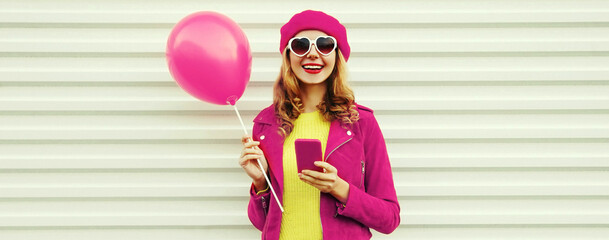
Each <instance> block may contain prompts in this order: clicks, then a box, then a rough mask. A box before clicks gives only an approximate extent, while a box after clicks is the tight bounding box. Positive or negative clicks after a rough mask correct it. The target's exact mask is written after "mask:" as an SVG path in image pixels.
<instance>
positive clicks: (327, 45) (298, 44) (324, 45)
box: [288, 36, 336, 57]
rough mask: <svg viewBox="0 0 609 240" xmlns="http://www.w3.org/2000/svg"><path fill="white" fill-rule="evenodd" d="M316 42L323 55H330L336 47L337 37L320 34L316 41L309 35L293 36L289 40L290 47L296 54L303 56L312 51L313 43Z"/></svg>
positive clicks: (316, 46) (318, 50)
mask: <svg viewBox="0 0 609 240" xmlns="http://www.w3.org/2000/svg"><path fill="white" fill-rule="evenodd" d="M313 42H315V48H316V49H317V52H319V53H321V55H324V56H328V55H330V54H331V53H332V52H333V51H334V49H336V39H335V38H334V37H332V36H319V37H317V38H315V41H311V39H309V38H308V37H293V38H292V39H290V41H289V42H288V47H289V48H290V51H292V53H294V55H296V56H298V57H302V56H304V55H307V53H309V52H310V51H311V48H312V47H311V45H313Z"/></svg>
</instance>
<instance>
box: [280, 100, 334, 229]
mask: <svg viewBox="0 0 609 240" xmlns="http://www.w3.org/2000/svg"><path fill="white" fill-rule="evenodd" d="M329 133H330V122H328V121H326V120H325V119H324V118H323V116H322V115H321V113H320V112H319V111H315V112H310V113H302V114H300V116H298V118H297V119H296V120H295V121H294V129H293V130H292V132H291V133H290V135H289V136H288V137H287V138H286V139H285V141H284V143H283V207H284V208H285V212H284V213H283V215H282V218H281V232H280V235H279V239H282V240H283V239H315V240H319V239H322V233H321V231H322V229H321V217H320V215H319V201H320V191H319V190H318V189H317V188H315V187H313V186H311V185H309V184H307V183H305V182H303V181H301V180H300V178H298V167H297V165H296V153H295V150H294V140H296V139H298V138H308V139H319V140H320V141H321V150H322V153H325V151H326V143H327V142H328V135H329Z"/></svg>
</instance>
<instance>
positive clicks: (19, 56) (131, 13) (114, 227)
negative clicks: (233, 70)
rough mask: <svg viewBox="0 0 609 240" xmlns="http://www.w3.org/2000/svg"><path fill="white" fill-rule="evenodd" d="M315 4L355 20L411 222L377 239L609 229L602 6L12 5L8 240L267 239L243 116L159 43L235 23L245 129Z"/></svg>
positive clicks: (3, 212)
mask: <svg viewBox="0 0 609 240" xmlns="http://www.w3.org/2000/svg"><path fill="white" fill-rule="evenodd" d="M309 8H311V9H317V10H323V11H326V12H327V13H329V14H331V15H334V16H336V17H337V18H338V19H339V20H341V21H342V22H343V23H344V24H345V26H346V27H347V29H348V34H349V42H350V44H351V47H352V55H351V58H350V60H349V69H350V73H351V84H352V87H353V89H354V90H355V93H356V100H357V101H358V102H359V103H360V104H363V105H366V106H369V107H371V108H373V109H375V110H376V112H375V114H376V116H377V119H378V120H379V122H380V125H381V128H382V130H383V132H384V134H385V138H386V141H387V143H388V148H389V154H390V158H391V163H392V166H393V172H394V178H395V182H396V188H397V191H398V197H399V200H400V204H401V207H402V212H401V216H402V224H401V225H400V227H399V228H398V229H397V230H396V231H395V232H394V233H393V234H391V235H388V236H385V235H382V234H378V233H376V232H375V233H374V234H375V236H376V237H378V238H379V239H426V240H429V239H607V236H609V201H608V200H609V172H608V169H609V1H582V0H570V1H566V0H552V1H544V0H540V1H528V0H527V1H524V0H495V1H482V0H459V1H453V0H444V1H439V0H419V1H388V0H385V1H380V0H377V1H294V2H289V1H246V0H243V1H202V0H196V1H195V0H173V1H160V0H154V1H143V0H137V1H136V0H108V1H93V0H88V1H67V0H63V1H59V0H55V1H34V0H20V1H8V0H4V1H0V239H3V240H4V239H57V240H59V239H61V240H66V239H88V240H91V239H151V240H154V239H259V238H260V233H259V231H258V230H256V229H254V227H253V226H251V224H250V223H249V220H248V219H247V210H246V208H247V201H248V188H249V185H250V182H249V179H248V177H247V176H246V175H245V174H244V173H243V172H242V170H241V168H240V167H239V165H238V164H237V158H238V156H239V153H240V142H239V138H240V136H241V134H242V131H241V130H240V125H239V122H238V120H237V118H236V116H235V114H234V112H233V111H232V109H231V108H230V107H228V106H214V105H210V104H207V103H203V102H200V101H197V100H195V99H194V98H192V97H191V96H189V95H188V94H186V93H185V92H184V91H183V90H181V89H180V88H179V87H178V86H177V85H176V84H175V83H174V81H173V80H172V78H171V77H170V75H169V73H168V69H167V66H166V62H165V55H164V51H165V44H166V40H167V37H168V35H169V31H170V30H171V28H172V27H173V25H174V24H175V23H176V22H178V21H179V20H180V19H181V18H182V17H184V16H186V15H187V14H189V13H192V12H196V11H202V10H213V11H218V12H221V13H223V14H225V15H227V16H229V17H231V18H232V19H234V20H235V21H237V22H238V23H239V24H240V25H241V27H242V28H243V29H244V31H245V32H246V34H247V36H248V38H249V40H250V43H251V46H252V51H253V55H254V58H253V72H252V78H251V81H250V84H249V85H248V88H247V90H246V92H245V95H244V96H243V98H242V99H241V100H240V101H239V103H238V106H239V108H240V109H241V112H242V114H243V115H244V118H245V120H246V124H247V126H248V127H249V128H250V129H251V126H252V122H251V119H253V117H254V116H255V114H256V113H257V112H258V111H259V110H260V109H262V108H264V107H266V106H268V105H269V104H270V103H271V97H272V84H273V82H274V81H275V78H276V77H277V74H278V71H279V66H280V63H281V61H280V56H279V53H278V44H279V28H280V27H281V25H283V24H284V23H285V22H287V21H288V20H289V18H290V17H291V16H292V15H293V14H295V13H297V12H300V11H302V10H305V9H309ZM376 237H375V238H376Z"/></svg>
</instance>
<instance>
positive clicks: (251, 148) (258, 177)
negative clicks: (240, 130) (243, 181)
mask: <svg viewBox="0 0 609 240" xmlns="http://www.w3.org/2000/svg"><path fill="white" fill-rule="evenodd" d="M241 143H242V144H243V150H242V151H241V157H240V158H239V164H240V165H241V167H242V168H243V170H245V172H246V173H247V175H248V176H250V178H252V181H253V183H254V187H255V188H256V189H255V190H256V191H260V190H264V189H266V187H267V184H266V181H265V179H264V173H263V172H262V171H261V170H260V167H259V166H258V160H257V159H260V163H262V167H263V168H264V171H265V172H266V171H268V164H267V162H266V158H264V153H263V152H262V149H260V148H259V147H258V145H260V142H258V141H252V139H251V137H250V136H249V135H243V136H242V137H241Z"/></svg>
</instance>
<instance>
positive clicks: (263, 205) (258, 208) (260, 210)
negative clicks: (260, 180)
mask: <svg viewBox="0 0 609 240" xmlns="http://www.w3.org/2000/svg"><path fill="white" fill-rule="evenodd" d="M270 197H271V194H270V191H266V192H264V193H261V194H260V195H257V194H256V190H254V184H252V186H251V187H250V202H249V204H248V206H247V216H248V217H249V219H250V222H252V224H253V225H254V227H256V228H258V229H259V230H260V231H262V229H263V228H264V223H265V222H266V214H267V213H268V206H269V199H270Z"/></svg>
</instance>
